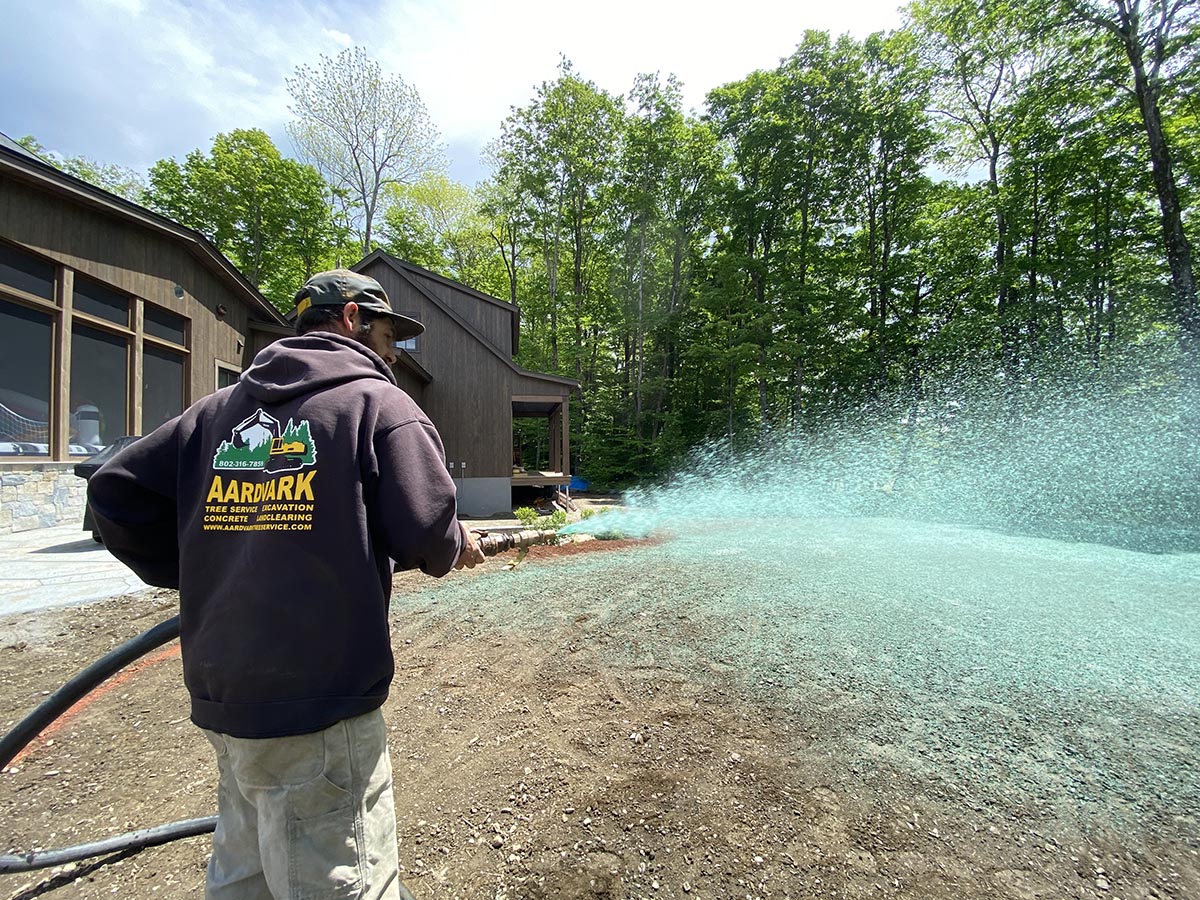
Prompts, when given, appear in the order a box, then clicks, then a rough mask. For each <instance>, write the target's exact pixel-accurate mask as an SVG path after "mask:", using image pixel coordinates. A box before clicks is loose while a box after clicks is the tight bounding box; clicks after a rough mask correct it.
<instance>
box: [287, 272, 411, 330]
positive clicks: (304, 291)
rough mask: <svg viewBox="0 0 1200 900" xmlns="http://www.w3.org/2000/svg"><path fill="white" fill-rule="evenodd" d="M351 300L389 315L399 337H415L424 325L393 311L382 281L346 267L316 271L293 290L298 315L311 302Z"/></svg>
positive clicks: (331, 303)
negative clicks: (295, 290)
mask: <svg viewBox="0 0 1200 900" xmlns="http://www.w3.org/2000/svg"><path fill="white" fill-rule="evenodd" d="M351 302H353V303H357V304H358V306H359V308H360V309H365V310H366V311H367V312H370V313H374V314H375V315H377V316H387V317H388V318H389V319H391V320H392V324H393V326H394V327H395V330H396V340H398V341H403V340H407V339H408V338H412V337H416V336H417V335H418V334H420V333H421V332H423V331H424V330H425V326H424V325H422V324H421V323H420V322H418V321H417V320H416V319H410V318H409V317H408V316H402V315H400V313H398V312H393V311H392V304H391V303H390V302H389V301H388V297H387V294H386V293H384V290H383V285H381V284H380V283H379V282H378V281H376V280H375V279H374V278H370V277H368V276H366V275H360V274H358V273H357V272H351V271H350V270H349V269H332V270H330V271H328V272H318V273H317V274H316V275H314V276H313V277H312V278H310V279H308V281H306V282H304V287H302V288H300V290H298V291H297V292H296V315H297V316H299V315H300V314H301V313H303V312H304V311H305V310H306V309H308V308H309V307H310V306H343V305H344V304H346V303H351Z"/></svg>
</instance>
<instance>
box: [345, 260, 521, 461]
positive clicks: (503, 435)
mask: <svg viewBox="0 0 1200 900" xmlns="http://www.w3.org/2000/svg"><path fill="white" fill-rule="evenodd" d="M363 274H366V275H370V276H371V277H372V278H374V279H376V280H377V281H378V282H379V283H380V284H381V285H383V289H384V290H385V291H386V292H387V295H388V298H389V299H390V300H391V301H392V308H393V309H395V310H397V311H410V312H413V313H415V314H416V318H417V319H418V320H420V322H421V323H422V324H423V325H424V326H425V333H424V334H422V335H421V337H420V349H419V350H418V351H417V352H416V353H413V358H414V359H415V360H417V362H419V363H420V364H421V365H422V366H423V367H424V368H425V370H426V371H428V372H429V374H430V375H431V376H432V377H433V381H432V383H431V384H429V385H426V386H423V390H422V391H421V393H420V395H419V396H418V394H416V393H412V392H411V391H410V394H411V395H412V397H413V399H414V400H416V401H417V403H418V404H419V405H420V406H421V408H422V409H424V410H425V413H426V415H428V416H429V418H430V420H431V421H432V422H433V424H434V425H435V426H436V427H437V430H438V433H439V434H440V435H441V436H442V443H443V444H444V445H445V447H446V460H447V462H451V461H452V462H453V463H454V476H455V477H456V478H459V477H462V476H461V468H460V467H461V465H462V463H464V462H465V463H466V464H467V477H468V478H497V477H507V476H508V475H510V474H511V472H512V392H511V390H510V389H509V388H510V385H511V378H510V376H511V375H512V374H514V373H513V372H512V370H511V369H509V368H508V367H507V366H505V365H504V363H503V362H502V361H501V360H499V359H497V358H496V357H495V356H494V355H493V354H492V353H490V352H488V350H487V348H486V347H484V346H483V345H482V344H480V343H479V341H477V340H476V339H475V338H474V337H473V336H472V335H471V334H470V333H469V332H467V331H465V330H464V329H463V328H462V327H461V326H460V325H459V324H458V323H457V322H455V321H454V320H453V319H452V318H450V316H448V315H447V314H446V313H445V312H444V311H443V310H441V309H439V308H438V307H437V306H436V305H435V304H433V303H431V302H430V301H429V300H428V299H427V298H425V297H423V296H421V294H420V292H419V291H418V290H417V289H416V288H414V287H413V286H412V285H411V284H410V283H409V282H408V281H407V280H406V279H404V278H402V277H401V276H400V275H399V274H398V273H397V272H396V271H395V270H394V269H392V268H391V267H390V266H388V265H387V264H386V263H383V262H378V263H376V264H375V265H373V266H370V267H369V268H368V269H367V270H366V271H365V272H364V273H363ZM476 302H479V301H476ZM401 386H403V385H401ZM406 390H407V388H406Z"/></svg>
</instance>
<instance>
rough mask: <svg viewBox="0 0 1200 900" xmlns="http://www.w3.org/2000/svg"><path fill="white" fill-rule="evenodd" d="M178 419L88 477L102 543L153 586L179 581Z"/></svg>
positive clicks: (167, 585)
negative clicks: (177, 509) (177, 504)
mask: <svg viewBox="0 0 1200 900" xmlns="http://www.w3.org/2000/svg"><path fill="white" fill-rule="evenodd" d="M178 421H179V420H178V419H173V420H171V421H170V422H167V423H166V424H164V425H162V426H161V427H159V428H158V429H156V430H155V431H153V432H151V433H150V434H148V435H146V436H145V437H143V438H140V439H139V440H137V441H136V442H134V443H133V444H130V445H129V446H128V447H126V448H125V449H124V450H122V451H121V452H120V453H118V454H117V455H116V456H114V457H113V458H112V459H110V460H109V461H108V462H106V463H105V464H104V465H103V466H101V467H100V469H99V471H97V472H96V474H94V475H93V476H92V477H91V478H89V479H88V505H89V506H90V507H91V509H92V518H93V520H94V521H95V523H96V530H97V531H99V532H100V537H101V538H103V539H104V546H105V547H106V548H107V549H108V551H109V552H110V553H111V554H112V555H113V556H115V557H116V558H117V559H119V560H120V561H121V562H123V563H125V565H127V566H129V568H131V569H132V570H133V571H134V574H136V575H137V576H138V578H140V579H142V581H144V582H146V584H150V585H154V586H155V587H165V588H177V587H179V533H178V528H179V525H178V517H177V515H176V492H177V490H178V487H177V485H178V475H177V468H178V460H179V449H178V441H179V436H178V428H177V424H178Z"/></svg>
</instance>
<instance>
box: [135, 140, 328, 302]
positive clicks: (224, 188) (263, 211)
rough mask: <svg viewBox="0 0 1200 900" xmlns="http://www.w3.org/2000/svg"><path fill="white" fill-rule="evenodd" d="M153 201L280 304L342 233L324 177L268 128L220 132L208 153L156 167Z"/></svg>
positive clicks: (162, 162)
mask: <svg viewBox="0 0 1200 900" xmlns="http://www.w3.org/2000/svg"><path fill="white" fill-rule="evenodd" d="M146 200H147V203H148V204H149V205H150V206H151V207H152V208H154V209H157V210H158V211H160V212H162V213H163V214H164V215H167V216H170V217H171V218H173V219H175V220H176V221H178V222H180V223H182V224H184V225H187V226H189V227H191V228H195V229H196V230H197V231H200V232H201V233H202V234H204V235H205V236H206V237H208V238H209V239H210V240H211V241H212V242H213V243H214V244H215V245H216V247H217V249H218V250H220V251H221V252H222V253H224V254H225V255H226V256H227V257H229V259H230V260H231V261H232V262H233V263H234V264H235V265H236V266H238V268H239V269H240V270H241V271H242V274H244V275H245V276H246V279H247V280H248V281H249V282H250V283H251V284H253V285H254V286H255V287H258V288H260V289H261V290H262V291H263V293H264V295H266V296H267V297H269V298H270V299H271V300H272V302H274V303H275V304H276V305H277V306H278V307H279V308H280V309H282V310H287V309H290V308H291V305H292V304H291V297H292V295H293V294H294V293H295V290H296V286H297V285H298V284H301V283H303V281H304V279H305V278H307V277H308V276H309V275H311V274H313V272H314V271H317V270H318V269H319V268H321V267H323V266H324V265H325V264H327V262H328V258H329V255H330V254H331V253H332V252H333V250H334V248H335V247H336V245H337V242H338V239H339V234H338V232H337V229H336V228H335V226H334V223H333V220H332V216H331V212H330V206H329V201H328V193H327V189H326V186H325V182H324V181H323V180H322V179H321V176H320V173H318V172H317V171H316V170H315V169H314V168H312V167H311V166H306V165H304V164H302V163H298V162H296V161H295V160H292V159H287V158H285V157H283V156H282V155H280V153H279V151H278V149H276V147H275V145H274V144H273V143H272V142H271V139H270V138H269V137H268V136H267V134H266V133H265V132H263V131H259V130H257V129H254V130H238V131H233V132H230V133H229V134H219V135H217V136H216V138H214V139H213V144H212V150H211V152H210V153H208V154H206V153H204V152H203V151H201V150H193V151H192V152H191V153H189V154H188V155H187V157H186V158H185V160H184V162H183V163H179V162H178V161H177V160H174V159H165V160H160V161H159V162H157V163H155V164H154V166H153V167H152V168H151V170H150V186H149V188H148V189H147V192H146Z"/></svg>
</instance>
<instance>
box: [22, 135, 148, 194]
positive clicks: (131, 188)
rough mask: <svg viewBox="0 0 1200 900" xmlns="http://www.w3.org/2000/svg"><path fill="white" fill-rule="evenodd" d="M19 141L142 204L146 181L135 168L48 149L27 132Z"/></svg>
mask: <svg viewBox="0 0 1200 900" xmlns="http://www.w3.org/2000/svg"><path fill="white" fill-rule="evenodd" d="M17 143H18V144H20V145H21V146H22V147H24V148H25V149H26V150H28V151H29V152H30V153H32V154H33V155H34V156H39V157H41V158H42V159H44V160H46V162H48V163H50V164H51V165H52V166H55V167H56V168H59V169H62V170H63V171H64V172H66V173H67V174H68V175H74V176H75V177H76V178H79V179H81V180H83V181H86V182H88V183H89V184H94V185H95V186H96V187H99V188H103V189H104V190H106V191H108V192H110V193H113V194H116V195H117V196H118V197H124V198H125V199H126V200H132V201H133V202H134V203H140V202H141V200H142V194H143V193H144V192H145V190H146V184H145V182H144V181H143V179H142V176H141V175H140V174H139V173H138V172H137V170H136V169H131V168H129V167H128V166H118V165H113V164H111V163H100V162H97V161H96V160H94V159H92V158H91V157H88V156H64V155H62V154H61V153H57V152H55V151H53V150H47V149H46V148H45V147H44V146H43V145H42V144H41V142H40V141H38V139H37V138H35V137H34V136H33V135H30V134H27V135H25V136H24V137H21V138H18V139H17Z"/></svg>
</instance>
